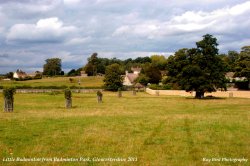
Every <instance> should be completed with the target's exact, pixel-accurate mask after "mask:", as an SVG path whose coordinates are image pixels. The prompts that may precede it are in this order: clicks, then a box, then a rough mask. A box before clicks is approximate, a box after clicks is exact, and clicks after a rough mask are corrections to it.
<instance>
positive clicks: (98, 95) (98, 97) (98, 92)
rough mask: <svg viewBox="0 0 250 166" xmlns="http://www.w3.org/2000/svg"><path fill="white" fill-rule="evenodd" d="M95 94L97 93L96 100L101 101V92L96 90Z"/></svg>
mask: <svg viewBox="0 0 250 166" xmlns="http://www.w3.org/2000/svg"><path fill="white" fill-rule="evenodd" d="M96 95H97V102H98V103H102V92H101V91H99V90H98V91H97V92H96Z"/></svg>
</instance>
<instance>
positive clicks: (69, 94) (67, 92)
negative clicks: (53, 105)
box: [64, 88, 72, 99]
mask: <svg viewBox="0 0 250 166" xmlns="http://www.w3.org/2000/svg"><path fill="white" fill-rule="evenodd" d="M71 96H72V93H71V90H70V89H69V88H67V89H65V90H64V97H65V99H71Z"/></svg>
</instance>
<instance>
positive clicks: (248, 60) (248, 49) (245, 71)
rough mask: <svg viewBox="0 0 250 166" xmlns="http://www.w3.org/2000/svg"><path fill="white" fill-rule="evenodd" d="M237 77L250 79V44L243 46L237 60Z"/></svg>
mask: <svg viewBox="0 0 250 166" xmlns="http://www.w3.org/2000/svg"><path fill="white" fill-rule="evenodd" d="M235 71H236V72H235V75H234V76H236V77H246V78H247V80H248V82H249V81H250V46H244V47H242V48H241V52H240V55H239V59H238V60H237V61H236V67H235Z"/></svg>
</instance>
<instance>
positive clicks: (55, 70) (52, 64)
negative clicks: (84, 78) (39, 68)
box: [43, 58, 62, 76]
mask: <svg viewBox="0 0 250 166" xmlns="http://www.w3.org/2000/svg"><path fill="white" fill-rule="evenodd" d="M45 62H46V64H44V65H43V74H44V75H49V76H55V75H61V74H62V60H61V59H59V58H50V59H46V60H45Z"/></svg>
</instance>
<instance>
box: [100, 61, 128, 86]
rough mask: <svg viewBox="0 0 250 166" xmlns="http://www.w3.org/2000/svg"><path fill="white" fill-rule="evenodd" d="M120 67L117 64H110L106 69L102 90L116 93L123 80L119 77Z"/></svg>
mask: <svg viewBox="0 0 250 166" xmlns="http://www.w3.org/2000/svg"><path fill="white" fill-rule="evenodd" d="M121 74H122V72H121V66H120V65H119V64H116V63H115V64H112V65H109V66H107V67H106V71H105V77H104V80H103V82H104V88H105V89H106V90H110V91H117V90H118V89H119V88H121V87H122V86H123V85H122V82H123V79H122V76H121Z"/></svg>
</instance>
